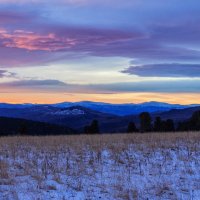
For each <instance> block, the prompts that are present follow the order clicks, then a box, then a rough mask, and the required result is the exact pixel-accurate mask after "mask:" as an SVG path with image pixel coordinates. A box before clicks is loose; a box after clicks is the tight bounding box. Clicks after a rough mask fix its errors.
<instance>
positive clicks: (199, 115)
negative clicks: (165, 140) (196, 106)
mask: <svg viewBox="0 0 200 200" xmlns="http://www.w3.org/2000/svg"><path fill="white" fill-rule="evenodd" d="M177 130H178V131H199V130H200V111H196V112H194V113H193V115H192V117H191V118H190V119H189V120H188V121H184V122H179V124H178V128H177Z"/></svg>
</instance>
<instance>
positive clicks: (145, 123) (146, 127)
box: [140, 112, 152, 132]
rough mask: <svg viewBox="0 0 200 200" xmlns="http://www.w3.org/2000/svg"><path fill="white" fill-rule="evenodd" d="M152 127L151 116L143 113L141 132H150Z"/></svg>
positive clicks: (141, 115) (141, 116)
mask: <svg viewBox="0 0 200 200" xmlns="http://www.w3.org/2000/svg"><path fill="white" fill-rule="evenodd" d="M151 130H152V127H151V116H150V114H149V113H148V112H143V113H141V114H140V131H141V132H150V131H151Z"/></svg>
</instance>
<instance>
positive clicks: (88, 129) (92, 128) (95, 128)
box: [84, 119, 99, 134]
mask: <svg viewBox="0 0 200 200" xmlns="http://www.w3.org/2000/svg"><path fill="white" fill-rule="evenodd" d="M84 133H86V134H96V133H99V122H98V120H96V119H95V120H93V121H92V123H91V124H90V125H89V126H85V127H84Z"/></svg>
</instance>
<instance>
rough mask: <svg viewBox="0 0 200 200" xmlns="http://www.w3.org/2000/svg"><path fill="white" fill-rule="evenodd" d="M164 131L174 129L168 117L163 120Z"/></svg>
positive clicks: (172, 122)
mask: <svg viewBox="0 0 200 200" xmlns="http://www.w3.org/2000/svg"><path fill="white" fill-rule="evenodd" d="M164 131H165V132H173V131H175V126H174V121H173V120H172V119H168V120H166V121H165V122H164Z"/></svg>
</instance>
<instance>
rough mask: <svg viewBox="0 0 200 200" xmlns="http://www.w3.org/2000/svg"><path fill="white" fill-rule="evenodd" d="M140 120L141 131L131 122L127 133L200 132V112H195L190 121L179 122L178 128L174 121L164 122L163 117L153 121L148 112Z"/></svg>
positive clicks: (141, 115)
mask: <svg viewBox="0 0 200 200" xmlns="http://www.w3.org/2000/svg"><path fill="white" fill-rule="evenodd" d="M139 119H140V127H139V129H137V127H136V125H135V123H134V122H130V123H129V124H128V128H127V133H136V132H141V133H146V132H175V131H200V111H196V112H194V113H193V115H192V117H191V118H190V119H189V120H187V121H184V122H179V123H178V124H177V125H176V126H175V123H174V121H173V120H172V119H167V120H162V119H161V117H156V118H155V120H154V121H153V120H152V118H151V115H150V114H149V113H148V112H143V113H141V114H140V115H139Z"/></svg>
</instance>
